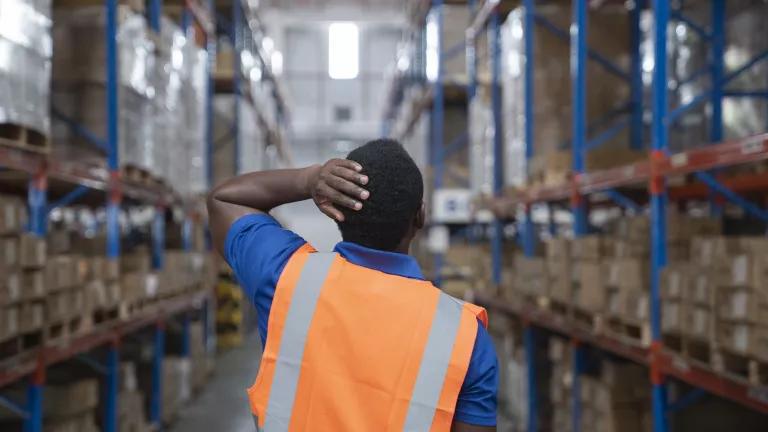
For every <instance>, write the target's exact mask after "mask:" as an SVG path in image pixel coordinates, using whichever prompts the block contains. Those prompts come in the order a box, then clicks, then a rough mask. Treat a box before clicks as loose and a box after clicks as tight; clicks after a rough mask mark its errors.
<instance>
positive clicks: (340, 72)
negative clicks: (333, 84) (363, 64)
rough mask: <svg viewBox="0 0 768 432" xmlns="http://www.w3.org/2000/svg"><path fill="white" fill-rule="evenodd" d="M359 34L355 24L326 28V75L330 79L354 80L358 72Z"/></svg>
mask: <svg viewBox="0 0 768 432" xmlns="http://www.w3.org/2000/svg"><path fill="white" fill-rule="evenodd" d="M359 37H360V33H359V30H358V28H357V25H356V24H353V23H348V22H338V23H332V24H331V25H330V27H328V75H329V76H330V77H331V78H332V79H337V80H342V79H355V78H357V75H358V73H359V72H360V64H359V63H360V52H359V51H360V50H359V44H360V42H359Z"/></svg>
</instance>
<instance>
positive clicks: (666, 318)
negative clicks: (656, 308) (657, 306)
mask: <svg viewBox="0 0 768 432" xmlns="http://www.w3.org/2000/svg"><path fill="white" fill-rule="evenodd" d="M687 310H688V308H687V306H686V304H685V302H682V301H679V300H674V299H670V300H665V301H663V302H662V303H661V331H662V333H665V334H666V333H669V334H675V335H683V334H685V332H686V321H687V319H688V313H687Z"/></svg>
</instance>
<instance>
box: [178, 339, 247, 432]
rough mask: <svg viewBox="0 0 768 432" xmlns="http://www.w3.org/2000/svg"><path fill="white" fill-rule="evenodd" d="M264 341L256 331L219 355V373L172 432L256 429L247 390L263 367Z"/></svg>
mask: <svg viewBox="0 0 768 432" xmlns="http://www.w3.org/2000/svg"><path fill="white" fill-rule="evenodd" d="M260 358H261V342H259V338H258V336H256V335H255V334H254V335H253V336H252V337H248V338H246V339H245V342H244V343H243V346H241V347H239V348H235V349H232V350H229V351H227V352H225V353H223V354H222V355H220V356H218V357H217V359H216V361H217V363H216V372H215V373H214V375H213V377H212V378H211V381H209V382H208V384H207V385H206V386H205V388H204V390H203V392H202V393H201V394H199V395H198V396H197V397H196V398H195V399H194V400H193V401H192V403H191V404H189V405H187V406H186V407H184V408H183V409H182V410H181V412H180V413H179V415H178V417H177V418H178V420H177V421H176V422H175V424H174V425H173V427H172V428H171V429H170V431H171V432H252V431H254V430H255V427H254V426H253V417H252V416H251V411H250V408H249V406H248V396H247V395H246V393H245V390H246V389H247V388H248V387H250V386H251V385H252V384H253V381H254V380H255V379H256V372H257V371H258V369H259V359H260Z"/></svg>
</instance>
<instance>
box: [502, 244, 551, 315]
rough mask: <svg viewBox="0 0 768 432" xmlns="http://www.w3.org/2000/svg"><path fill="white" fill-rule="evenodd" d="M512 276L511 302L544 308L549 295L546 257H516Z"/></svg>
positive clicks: (516, 255)
mask: <svg viewBox="0 0 768 432" xmlns="http://www.w3.org/2000/svg"><path fill="white" fill-rule="evenodd" d="M507 274H508V275H509V276H511V283H512V285H511V287H512V291H511V292H509V291H508V293H509V294H510V295H511V297H510V298H509V300H511V301H513V302H515V303H518V304H525V305H530V306H542V305H543V304H544V303H545V302H546V299H547V298H548V294H549V280H548V275H547V265H546V260H545V259H544V257H541V256H532V257H527V256H525V255H524V254H522V253H517V254H515V256H514V261H513V264H512V270H511V272H510V273H507Z"/></svg>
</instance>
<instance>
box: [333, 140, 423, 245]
mask: <svg viewBox="0 0 768 432" xmlns="http://www.w3.org/2000/svg"><path fill="white" fill-rule="evenodd" d="M347 159H349V160H353V161H355V162H357V163H359V164H360V165H362V167H363V171H362V172H363V174H365V175H367V176H368V184H367V185H365V186H364V187H365V188H366V189H367V190H368V191H369V192H370V193H371V195H370V197H369V198H368V199H367V200H365V201H363V208H362V209H361V210H360V211H354V210H350V209H342V212H343V213H344V222H340V223H339V230H340V231H341V237H342V238H343V239H344V241H348V242H353V243H357V244H359V245H362V246H365V247H369V248H372V249H379V250H384V251H394V250H395V249H397V247H398V245H399V244H400V242H401V240H402V239H403V237H405V235H406V233H407V232H408V228H409V227H410V225H411V224H412V223H413V221H414V218H415V217H416V215H417V214H418V212H419V210H420V209H421V204H422V200H423V198H424V180H423V179H422V176H421V171H419V167H418V166H416V163H415V162H414V161H413V159H412V158H411V156H410V155H409V154H408V152H407V151H406V150H405V148H403V146H402V145H401V144H400V143H399V142H397V141H395V140H391V139H378V140H375V141H371V142H369V143H367V144H365V145H363V146H362V147H358V148H356V149H355V150H353V151H352V152H351V153H349V155H348V156H347Z"/></svg>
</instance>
